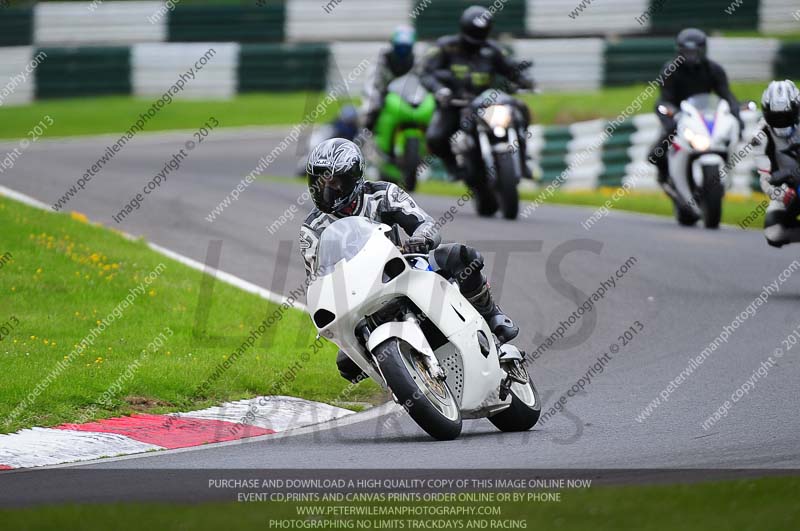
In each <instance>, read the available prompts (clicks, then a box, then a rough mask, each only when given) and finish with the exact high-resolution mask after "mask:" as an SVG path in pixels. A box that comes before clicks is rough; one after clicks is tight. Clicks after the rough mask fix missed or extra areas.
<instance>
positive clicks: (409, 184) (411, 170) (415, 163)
mask: <svg viewBox="0 0 800 531" xmlns="http://www.w3.org/2000/svg"><path fill="white" fill-rule="evenodd" d="M419 149H420V146H419V139H417V138H409V139H408V140H406V149H405V151H404V152H403V177H404V179H403V180H404V181H405V183H404V184H405V189H406V191H407V192H413V191H414V189H415V188H416V187H417V171H419V163H420V157H419Z"/></svg>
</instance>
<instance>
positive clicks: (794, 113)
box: [761, 79, 800, 138]
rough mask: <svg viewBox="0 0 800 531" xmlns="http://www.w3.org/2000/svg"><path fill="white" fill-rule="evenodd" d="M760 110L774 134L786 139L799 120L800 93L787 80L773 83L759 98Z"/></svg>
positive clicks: (792, 83)
mask: <svg viewBox="0 0 800 531" xmlns="http://www.w3.org/2000/svg"><path fill="white" fill-rule="evenodd" d="M761 108H762V109H763V111H764V119H765V120H766V121H767V124H769V126H770V127H771V128H772V129H773V131H775V134H776V135H778V136H781V137H784V138H788V137H790V136H792V133H793V132H794V130H795V127H797V123H798V121H799V120H800V91H798V90H797V86H795V84H794V82H792V81H790V80H788V79H787V80H785V81H773V82H772V83H770V84H769V86H768V87H767V90H765V91H764V94H763V95H762V96H761Z"/></svg>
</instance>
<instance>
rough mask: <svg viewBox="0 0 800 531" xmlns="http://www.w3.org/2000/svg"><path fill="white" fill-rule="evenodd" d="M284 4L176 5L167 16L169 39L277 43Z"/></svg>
mask: <svg viewBox="0 0 800 531" xmlns="http://www.w3.org/2000/svg"><path fill="white" fill-rule="evenodd" d="M285 26H286V6H285V4H284V3H283V2H275V1H270V2H267V3H266V4H265V5H263V6H252V7H248V6H236V5H232V6H195V5H180V4H179V5H177V6H176V7H175V10H174V11H172V12H171V13H170V15H169V21H168V39H167V40H169V41H171V42H281V41H283V40H284V36H285Z"/></svg>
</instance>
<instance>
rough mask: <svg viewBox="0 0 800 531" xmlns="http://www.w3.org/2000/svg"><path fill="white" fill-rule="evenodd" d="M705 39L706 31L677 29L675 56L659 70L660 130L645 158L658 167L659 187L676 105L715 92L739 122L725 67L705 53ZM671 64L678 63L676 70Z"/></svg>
mask: <svg viewBox="0 0 800 531" xmlns="http://www.w3.org/2000/svg"><path fill="white" fill-rule="evenodd" d="M706 40H707V39H706V34H705V33H704V32H702V31H700V30H699V29H695V28H687V29H685V30H683V31H681V32H680V33H679V34H678V37H677V38H676V44H677V48H678V56H677V57H676V59H673V60H672V61H669V62H668V63H667V64H666V65H664V68H663V69H662V72H661V78H660V79H663V83H664V85H663V86H662V88H661V98H660V99H659V100H658V102H656V116H658V118H659V119H660V120H661V126H662V133H661V136H660V137H659V139H658V141H656V143H655V145H654V146H653V149H652V150H651V152H650V155H649V157H648V160H649V161H650V163H651V164H654V165H655V166H656V168H658V182H659V184H661V185H662V186H664V185H666V183H667V181H668V179H669V168H668V165H667V154H668V150H669V145H670V139H671V138H672V137H673V136H674V134H675V128H676V123H675V118H674V112H676V111H677V109H679V108H680V105H681V102H682V101H684V100H686V99H688V98H690V97H692V96H694V95H695V94H703V93H708V92H713V93H716V94H717V95H718V96H719V97H720V98H722V99H724V100H726V101H727V102H728V104H729V105H730V107H731V113H732V114H733V115H734V116H735V117H736V119H737V120H739V124H740V125H743V124H742V120H741V118H740V117H739V102H738V101H737V100H736V96H734V95H733V93H732V92H731V89H730V86H729V85H728V76H727V74H725V69H723V68H722V66H720V65H719V63H716V62H714V61H712V60H711V59H709V58H708V57H707V56H706ZM674 65H678V66H677V69H676V68H675V66H674ZM660 106H665V107H666V108H668V109H671V110H672V112H670V113H669V114H663V113H661V112H658V109H659V107H660ZM743 130H744V127H742V131H743Z"/></svg>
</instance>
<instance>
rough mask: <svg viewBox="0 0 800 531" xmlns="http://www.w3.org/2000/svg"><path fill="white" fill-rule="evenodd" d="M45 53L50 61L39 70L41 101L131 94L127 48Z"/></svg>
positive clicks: (55, 49) (45, 62) (49, 51)
mask: <svg viewBox="0 0 800 531" xmlns="http://www.w3.org/2000/svg"><path fill="white" fill-rule="evenodd" d="M41 51H44V52H45V53H46V54H47V59H46V60H45V61H43V62H42V63H41V64H40V65H39V66H38V67H37V68H36V98H37V99H39V98H69V97H75V96H101V95H107V94H130V93H131V53H130V48H129V47H127V46H115V47H74V48H41ZM34 55H35V54H34Z"/></svg>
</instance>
